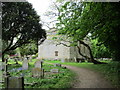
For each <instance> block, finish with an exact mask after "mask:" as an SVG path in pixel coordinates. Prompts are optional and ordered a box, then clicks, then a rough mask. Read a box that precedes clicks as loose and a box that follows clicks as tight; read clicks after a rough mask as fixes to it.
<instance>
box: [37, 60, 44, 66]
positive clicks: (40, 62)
mask: <svg viewBox="0 0 120 90" xmlns="http://www.w3.org/2000/svg"><path fill="white" fill-rule="evenodd" d="M42 63H43V61H41V60H39V61H36V62H35V68H42Z"/></svg>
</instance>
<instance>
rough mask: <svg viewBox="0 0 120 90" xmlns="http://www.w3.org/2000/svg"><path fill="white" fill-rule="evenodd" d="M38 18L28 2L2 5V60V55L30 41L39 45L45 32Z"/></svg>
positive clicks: (43, 38)
mask: <svg viewBox="0 0 120 90" xmlns="http://www.w3.org/2000/svg"><path fill="white" fill-rule="evenodd" d="M39 21H40V18H39V16H38V15H37V13H36V11H35V10H34V9H33V8H32V5H31V4H30V3H28V2H7V3H5V2H4V3H2V42H3V44H2V45H3V49H2V58H3V61H4V54H5V53H6V52H8V51H10V50H14V49H16V48H17V47H20V46H22V45H25V44H28V43H30V42H31V41H35V42H38V44H41V43H42V42H43V41H44V40H45V38H46V32H45V30H44V29H42V28H41V27H42V25H41V24H40V23H39Z"/></svg>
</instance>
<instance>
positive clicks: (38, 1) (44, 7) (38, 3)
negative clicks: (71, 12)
mask: <svg viewBox="0 0 120 90" xmlns="http://www.w3.org/2000/svg"><path fill="white" fill-rule="evenodd" d="M27 1H28V2H29V3H31V4H32V5H33V8H34V9H35V10H36V12H37V14H38V15H40V19H41V20H42V21H44V22H47V21H49V18H47V17H45V16H44V14H45V12H47V11H48V9H49V6H50V4H51V3H52V1H51V0H27ZM43 28H44V29H47V27H46V26H44V25H43Z"/></svg>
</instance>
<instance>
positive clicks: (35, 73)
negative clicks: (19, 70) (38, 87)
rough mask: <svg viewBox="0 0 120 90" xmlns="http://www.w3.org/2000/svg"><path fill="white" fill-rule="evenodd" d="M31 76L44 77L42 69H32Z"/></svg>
mask: <svg viewBox="0 0 120 90" xmlns="http://www.w3.org/2000/svg"><path fill="white" fill-rule="evenodd" d="M32 76H33V77H41V78H42V77H44V69H42V68H38V67H37V68H33V69H32Z"/></svg>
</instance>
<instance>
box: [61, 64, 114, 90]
mask: <svg viewBox="0 0 120 90" xmlns="http://www.w3.org/2000/svg"><path fill="white" fill-rule="evenodd" d="M62 66H65V67H67V68H68V69H70V70H72V71H73V72H75V73H76V77H75V81H74V83H73V85H72V86H73V88H113V87H112V85H111V84H110V82H108V81H107V80H106V79H105V78H104V77H103V76H102V75H101V74H100V73H98V72H95V71H92V70H90V69H86V68H79V67H75V66H68V65H62Z"/></svg>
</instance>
